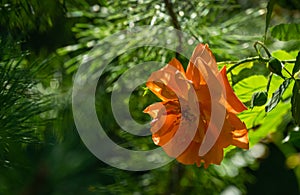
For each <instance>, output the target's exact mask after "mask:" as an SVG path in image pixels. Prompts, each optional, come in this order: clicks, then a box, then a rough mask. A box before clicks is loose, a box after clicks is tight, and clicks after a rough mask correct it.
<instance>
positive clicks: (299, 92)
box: [291, 79, 300, 125]
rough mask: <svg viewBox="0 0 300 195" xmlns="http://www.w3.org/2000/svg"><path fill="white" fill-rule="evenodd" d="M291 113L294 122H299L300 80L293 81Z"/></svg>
mask: <svg viewBox="0 0 300 195" xmlns="http://www.w3.org/2000/svg"><path fill="white" fill-rule="evenodd" d="M291 103H292V115H293V118H294V119H295V121H296V123H297V124H298V125H299V124H300V80H298V79H297V80H296V81H295V85H294V88H293V96H292V100H291Z"/></svg>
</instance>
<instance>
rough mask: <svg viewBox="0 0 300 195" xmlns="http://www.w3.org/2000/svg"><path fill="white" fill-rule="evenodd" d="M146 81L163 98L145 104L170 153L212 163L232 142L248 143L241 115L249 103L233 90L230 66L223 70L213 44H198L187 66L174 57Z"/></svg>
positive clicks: (159, 139)
mask: <svg viewBox="0 0 300 195" xmlns="http://www.w3.org/2000/svg"><path fill="white" fill-rule="evenodd" d="M146 86H147V87H148V88H149V89H150V90H151V91H152V92H153V93H154V94H155V95H156V96H157V97H159V98H160V99H161V100H162V102H158V103H154V104H152V105H150V106H148V107H147V108H146V109H145V110H144V112H145V113H148V114H149V115H150V116H151V117H152V118H153V120H152V122H151V132H152V139H153V142H154V143H155V144H156V145H159V146H161V147H162V148H163V149H164V151H165V152H166V153H167V154H168V155H169V156H171V157H174V158H176V159H177V160H178V161H179V162H181V163H183V164H194V163H196V164H197V166H200V165H201V164H202V163H204V167H205V168H207V167H208V166H209V165H210V164H218V165H219V164H220V163H221V161H222V159H223V149H224V148H226V147H228V146H229V145H234V146H237V147H239V148H244V149H248V148H249V141H248V131H247V128H246V126H245V124H244V123H243V122H242V121H241V120H240V119H239V118H238V117H237V116H236V114H238V113H240V112H242V111H243V110H246V109H247V108H246V107H245V106H244V104H243V103H242V102H241V101H240V100H239V99H238V98H237V96H236V95H235V94H234V92H233V90H232V88H231V86H230V84H229V81H228V78H227V76H226V67H225V66H224V67H223V69H222V70H221V71H218V68H217V63H216V60H215V57H214V56H213V54H212V52H211V50H210V49H209V48H208V45H203V44H199V45H197V47H196V48H195V50H194V52H193V55H192V57H191V59H190V62H189V64H188V67H187V70H186V72H185V71H184V69H183V67H182V65H181V63H180V62H179V61H178V60H177V59H175V58H174V59H172V60H171V61H170V62H169V63H168V64H167V65H166V66H165V67H164V68H162V69H160V70H158V71H156V72H153V73H152V74H151V76H150V77H149V79H148V81H147V83H146ZM213 112H215V113H217V120H216V117H213V116H212V115H213ZM205 137H208V138H207V140H205ZM201 145H204V147H205V148H204V149H206V151H205V152H203V151H202V152H200V149H201ZM202 149H203V148H202Z"/></svg>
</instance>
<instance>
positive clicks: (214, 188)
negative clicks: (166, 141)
mask: <svg viewBox="0 0 300 195" xmlns="http://www.w3.org/2000/svg"><path fill="white" fill-rule="evenodd" d="M268 5H269V6H268ZM271 5H272V10H273V13H272V15H269V16H270V17H269V20H268V14H267V13H269V14H270V10H271V8H270V7H271ZM273 5H274V6H273ZM267 7H268V9H267ZM299 22H300V3H299V1H298V0H288V1H287V0H286V1H285V0H272V1H271V3H270V2H269V4H268V1H267V0H265V1H264V0H248V1H243V0H218V1H216V0H214V1H213V0H192V1H186V2H183V1H174V0H173V1H172V0H162V1H159V0H138V1H133V0H128V1H119V2H118V1H105V0H43V1H39V0H2V1H0V75H1V76H0V80H1V82H0V83H1V88H0V102H1V105H0V173H1V174H0V194H24V195H27V194H28V195H29V194H55V195H56V194H57V195H59V194H134V195H138V194H209V195H210V194H222V195H238V194H299V184H300V153H299V151H300V133H299V126H297V125H296V122H295V120H294V119H293V117H292V114H291V106H290V99H291V96H292V86H290V87H288V88H287V90H286V93H285V95H284V96H282V97H281V99H282V101H281V102H280V103H279V104H278V105H277V107H276V108H275V109H274V110H272V111H271V112H269V113H265V109H264V107H263V106H256V107H255V108H252V109H249V110H248V111H246V112H243V113H242V114H240V118H241V119H242V120H243V121H245V123H246V125H247V127H248V129H249V137H250V146H251V147H250V150H248V151H244V150H241V149H238V148H234V147H229V148H228V149H226V151H225V158H224V160H223V161H222V164H221V165H220V166H217V165H211V166H210V167H209V168H208V169H204V168H203V167H196V166H195V165H190V166H185V165H181V164H179V163H178V162H176V161H172V162H171V163H170V164H168V165H166V166H163V167H161V168H158V169H155V170H150V171H143V172H130V171H125V170H120V169H117V168H114V167H111V166H109V165H107V164H105V163H103V162H101V161H100V160H99V159H97V158H96V157H95V156H94V155H93V154H92V153H91V152H90V151H89V150H88V149H87V148H86V146H85V145H84V143H83V142H82V141H81V139H80V136H79V134H78V132H77V130H76V126H75V124H74V120H73V115H72V101H71V100H72V99H71V97H72V86H73V79H74V75H75V74H76V71H77V69H78V67H79V65H80V63H81V61H82V60H83V58H84V56H85V55H86V54H87V53H88V52H89V51H90V50H91V49H92V48H93V47H94V46H95V45H97V43H99V40H102V39H104V38H106V37H108V36H110V35H112V34H114V33H117V32H119V31H121V30H128V29H132V28H134V27H139V26H144V25H149V26H156V25H161V26H165V27H171V28H174V29H178V30H181V31H183V32H186V33H188V34H190V35H191V36H192V39H193V40H194V41H195V42H199V43H200V42H203V43H207V44H209V46H210V48H211V49H212V51H213V53H214V54H215V56H216V59H217V61H218V62H226V63H219V65H220V67H221V66H224V65H226V66H229V67H230V66H231V65H232V64H234V62H236V61H239V60H242V59H245V58H247V57H251V56H256V55H257V54H256V51H255V49H254V47H253V44H254V42H255V41H263V42H264V43H265V45H266V46H267V47H268V48H269V50H270V51H271V52H272V55H273V56H276V57H277V58H279V59H280V60H291V59H296V56H297V53H298V51H299V50H300V41H299V40H300V38H299V36H298V35H299V34H300V30H299V29H300V27H299V29H298V28H293V29H289V28H288V29H287V30H286V31H284V30H283V31H280V32H279V30H280V29H279V30H278V28H279V27H278V28H277V29H276V26H277V25H279V24H290V23H295V24H297V23H298V24H299ZM266 26H270V29H271V30H270V29H267V33H265V32H266ZM182 44H186V43H182ZM175 56H177V57H178V58H179V59H180V61H181V62H182V64H184V66H186V65H187V63H188V60H189V59H186V58H184V57H183V56H178V55H177V54H176V53H175V52H174V51H169V50H167V49H162V48H157V47H151V46H149V47H141V48H136V49H135V50H131V51H128V52H126V53H124V54H122V55H119V56H117V57H116V58H114V60H113V61H112V62H111V63H110V64H109V66H108V68H106V69H105V71H104V73H103V74H102V76H101V77H100V79H99V82H98V87H97V93H96V104H95V105H96V109H97V114H98V118H99V121H100V122H101V125H102V126H103V127H104V129H105V131H106V132H107V134H109V136H110V138H111V139H112V140H114V141H115V142H116V143H118V144H119V145H121V146H122V147H125V148H128V149H131V150H149V149H153V148H156V146H155V145H154V144H153V142H152V140H151V136H146V137H138V138H137V136H135V135H131V134H129V133H126V132H124V131H122V128H121V127H120V126H119V125H118V124H117V122H116V121H115V119H114V116H113V113H112V109H111V102H110V101H111V100H110V98H111V93H112V90H113V86H114V83H115V81H116V80H117V79H118V78H119V77H120V76H121V75H122V74H123V73H124V72H125V71H126V70H128V69H129V68H131V67H134V66H135V65H137V64H140V63H142V62H145V61H158V62H162V63H163V64H166V63H167V62H168V61H170V60H171V59H172V58H173V57H175ZM287 68H288V69H292V68H293V65H292V64H288V63H287ZM268 75H269V72H268V69H267V67H266V64H264V63H261V62H249V63H247V64H245V65H244V66H240V67H238V68H236V69H234V71H232V74H231V76H230V80H231V81H232V83H233V88H234V90H235V91H236V93H237V95H238V96H239V98H240V99H241V100H242V101H243V102H244V103H245V104H246V105H247V106H248V107H249V108H250V106H251V97H252V94H253V93H254V92H256V91H259V90H263V89H264V88H265V87H266V85H267V80H268ZM145 80H146V78H145ZM281 82H282V79H281V78H280V77H276V76H274V78H273V80H272V83H271V87H270V91H271V92H274V91H276V89H277V88H278V87H279V85H280V84H281ZM271 96H272V93H270V94H269V98H270V97H271ZM299 100H300V99H299ZM124 101H125V100H124ZM126 101H127V102H128V107H129V110H130V112H131V115H132V117H133V118H134V119H135V120H136V121H137V122H138V123H142V124H145V123H149V121H150V120H151V119H150V117H149V116H147V115H146V114H144V113H143V112H142V111H143V110H144V108H145V107H147V106H148V105H149V104H151V103H153V102H156V101H159V100H158V99H157V98H156V97H155V96H154V95H153V94H152V93H150V92H149V91H145V85H141V86H139V87H137V88H136V89H135V90H134V92H133V93H132V94H131V96H130V99H129V100H126ZM99 149H100V148H99Z"/></svg>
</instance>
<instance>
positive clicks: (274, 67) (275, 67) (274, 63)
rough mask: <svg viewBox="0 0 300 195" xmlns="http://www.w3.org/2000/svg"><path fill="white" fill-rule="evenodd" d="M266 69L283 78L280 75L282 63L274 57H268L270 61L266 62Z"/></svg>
mask: <svg viewBox="0 0 300 195" xmlns="http://www.w3.org/2000/svg"><path fill="white" fill-rule="evenodd" d="M268 69H269V70H270V72H273V73H275V74H277V75H279V76H281V77H282V78H283V75H282V72H281V71H282V63H281V62H280V61H279V60H278V59H277V58H274V57H271V58H270V61H269V63H268Z"/></svg>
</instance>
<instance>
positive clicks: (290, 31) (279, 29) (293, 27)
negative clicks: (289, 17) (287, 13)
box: [271, 23, 300, 41]
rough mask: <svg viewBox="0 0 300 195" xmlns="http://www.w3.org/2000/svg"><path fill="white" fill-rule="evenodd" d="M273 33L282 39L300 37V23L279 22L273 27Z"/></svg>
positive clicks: (273, 35) (287, 39) (296, 38)
mask: <svg viewBox="0 0 300 195" xmlns="http://www.w3.org/2000/svg"><path fill="white" fill-rule="evenodd" d="M271 35H272V37H275V38H277V39H279V40H280V41H290V40H298V39H300V24H295V23H293V24H279V25H276V26H274V27H272V28H271Z"/></svg>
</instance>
